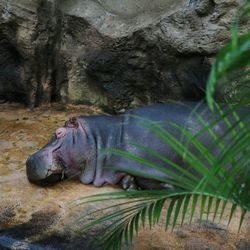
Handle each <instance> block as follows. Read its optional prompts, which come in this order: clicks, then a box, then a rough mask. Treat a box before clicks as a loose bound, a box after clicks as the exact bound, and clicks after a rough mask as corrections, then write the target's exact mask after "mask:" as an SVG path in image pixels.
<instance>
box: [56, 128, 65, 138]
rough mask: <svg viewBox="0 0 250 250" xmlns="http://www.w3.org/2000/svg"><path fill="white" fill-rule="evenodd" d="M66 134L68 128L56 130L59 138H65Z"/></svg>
mask: <svg viewBox="0 0 250 250" xmlns="http://www.w3.org/2000/svg"><path fill="white" fill-rule="evenodd" d="M65 134H66V128H58V129H57V130H56V137H57V139H60V138H63V137H64V136H65Z"/></svg>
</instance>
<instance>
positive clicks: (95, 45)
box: [0, 0, 249, 112]
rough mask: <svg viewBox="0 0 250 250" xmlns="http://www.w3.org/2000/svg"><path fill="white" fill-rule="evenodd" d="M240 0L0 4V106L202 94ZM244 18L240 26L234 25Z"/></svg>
mask: <svg viewBox="0 0 250 250" xmlns="http://www.w3.org/2000/svg"><path fill="white" fill-rule="evenodd" d="M242 3H244V0H236V1H233V0H190V1H189V0H178V1H177V0H154V1H150V0H138V1H133V0H126V1H125V0H103V1H99V0H22V1H19V0H2V1H1V2H0V100H2V101H6V100H10V101H19V102H24V103H26V104H27V105H28V106H30V107H31V108H33V107H35V106H38V105H41V104H44V103H49V102H51V101H61V102H63V103H68V102H71V103H89V104H95V105H99V106H102V107H104V108H109V110H110V111H113V112H119V111H122V110H124V109H126V108H129V107H134V106H138V105H144V104H149V103H154V102H164V101H167V100H183V99H185V100H197V99H201V98H202V97H203V96H204V88H205V82H206V78H207V75H208V72H209V68H210V66H211V61H212V58H213V57H214V55H215V53H216V52H217V51H218V49H219V48H220V47H221V46H222V45H223V44H224V43H225V42H226V41H227V40H228V39H229V37H230V32H229V26H230V22H231V19H232V17H233V16H234V15H235V13H236V11H237V9H238V8H239V6H240V5H241V4H242ZM247 25H249V21H245V22H244V23H242V29H243V30H244V29H245V27H247Z"/></svg>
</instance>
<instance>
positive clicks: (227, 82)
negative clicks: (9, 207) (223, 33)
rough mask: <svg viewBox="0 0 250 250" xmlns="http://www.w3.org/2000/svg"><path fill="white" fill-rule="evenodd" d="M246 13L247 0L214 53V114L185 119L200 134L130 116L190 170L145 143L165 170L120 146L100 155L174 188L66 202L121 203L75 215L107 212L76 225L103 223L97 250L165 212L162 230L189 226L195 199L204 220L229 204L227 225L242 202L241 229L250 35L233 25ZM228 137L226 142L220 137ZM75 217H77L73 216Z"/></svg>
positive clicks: (249, 134)
mask: <svg viewBox="0 0 250 250" xmlns="http://www.w3.org/2000/svg"><path fill="white" fill-rule="evenodd" d="M249 13H250V0H247V1H246V4H245V5H244V6H243V8H242V10H241V12H240V14H239V15H238V17H237V18H236V19H235V20H234V22H233V25H232V28H231V33H232V39H231V41H230V42H229V43H228V44H226V45H225V46H224V47H223V48H222V49H221V50H220V52H219V53H218V55H217V57H216V61H215V63H214V65H213V67H212V69H211V73H210V76H209V79H208V83H207V90H206V99H207V103H208V105H209V107H210V108H211V109H212V110H213V111H215V116H214V117H212V118H213V119H212V118H211V119H210V121H209V122H206V121H207V119H205V118H206V113H202V112H201V113H200V112H199V107H197V109H195V110H194V111H193V112H192V113H191V116H192V117H193V116H195V117H196V118H197V119H198V121H199V122H200V124H201V126H202V128H201V129H200V131H198V132H197V133H195V135H194V134H193V133H192V131H190V130H188V128H186V127H181V126H179V125H177V124H174V123H171V124H169V125H170V126H172V128H174V129H175V130H176V131H178V132H179V133H180V134H181V135H182V136H181V140H177V139H176V138H175V137H174V136H173V135H172V134H171V133H169V132H168V131H166V130H165V129H164V128H163V127H162V126H161V125H160V124H157V123H154V122H152V121H148V120H146V119H144V118H141V117H134V118H136V119H137V120H138V124H140V125H141V126H143V127H144V128H147V129H148V130H149V131H151V132H152V133H154V135H155V136H157V137H159V138H160V139H161V140H162V141H163V142H164V143H165V144H166V145H168V146H169V147H170V148H171V149H172V150H174V152H175V153H176V154H177V155H178V156H179V157H181V158H182V159H183V161H184V162H185V164H186V165H187V166H188V167H189V168H188V169H184V168H183V167H182V166H181V165H178V164H177V163H176V162H174V161H171V160H170V159H168V158H167V157H166V156H165V155H161V154H160V153H159V152H156V151H154V150H153V149H150V148H146V147H144V146H143V145H137V144H132V145H133V146H134V147H135V148H138V149H140V150H143V151H144V152H146V153H147V154H148V155H150V156H152V157H151V158H152V159H155V160H158V161H157V162H159V160H160V162H162V163H163V164H166V165H168V166H170V168H169V169H166V168H165V167H164V166H161V165H160V164H156V163H155V162H156V161H154V160H151V161H149V160H147V159H143V158H142V157H139V156H137V155H133V154H131V153H129V152H125V151H122V150H119V149H106V150H104V151H103V152H102V153H105V154H114V155H118V156H120V157H124V158H126V159H129V160H131V161H134V162H137V163H140V164H142V165H143V166H146V167H148V168H153V169H156V170H157V171H160V172H161V173H163V174H165V175H167V176H169V177H170V178H168V179H167V178H163V177H160V176H152V175H149V174H147V173H145V172H142V171H135V170H131V169H130V170H129V169H125V170H126V172H127V173H129V174H131V175H135V176H142V177H145V178H150V179H154V180H157V181H160V182H163V183H167V184H170V185H172V186H175V187H178V188H179V189H176V190H167V189H165V190H142V191H132V192H115V193H106V194H98V195H93V196H89V197H84V198H82V199H78V200H77V201H74V202H72V203H71V206H76V205H82V204H85V203H89V202H95V203H98V202H100V203H103V202H105V201H110V200H112V201H114V202H116V201H120V202H118V203H117V202H116V203H115V204H112V205H110V206H107V207H105V208H104V209H103V208H102V209H96V210H94V211H92V212H89V213H88V214H86V213H82V214H80V215H79V217H80V218H81V220H80V221H83V220H86V219H87V218H88V216H96V215H97V214H98V213H100V212H101V211H102V212H107V213H106V214H104V215H103V216H101V217H99V218H97V219H95V220H93V221H90V222H89V223H87V224H83V226H82V230H89V229H91V228H93V227H94V226H96V225H98V224H100V223H107V225H106V226H105V229H104V230H103V231H104V235H103V236H102V237H101V238H100V239H99V240H100V244H101V245H102V246H103V247H104V248H103V249H121V247H122V244H123V243H126V244H129V243H131V242H132V239H133V235H134V233H136V234H138V231H139V229H140V227H141V226H142V227H145V226H146V224H147V221H148V225H149V227H152V226H154V225H155V224H157V223H159V222H160V221H161V218H162V217H161V216H162V215H163V214H165V221H164V223H165V227H166V229H167V228H169V227H170V226H171V227H172V229H173V228H174V227H175V226H176V225H178V224H180V225H183V224H184V222H185V221H189V222H190V223H191V222H192V221H193V218H194V215H195V213H196V211H197V210H198V209H197V208H198V204H199V221H202V220H203V218H204V217H205V220H206V221H208V220H209V217H210V216H209V215H210V212H211V211H212V212H213V217H212V218H211V219H212V221H215V220H216V219H221V218H222V217H223V215H224V213H225V210H226V208H228V206H230V214H229V218H228V224H229V223H230V222H231V220H232V218H233V215H234V213H235V211H236V209H237V207H240V208H241V211H242V213H241V218H240V221H239V229H240V228H241V226H242V224H243V220H244V218H245V215H246V213H247V212H249V211H250V145H249V141H250V131H249V130H250V112H246V113H245V114H243V115H241V116H239V115H238V110H239V109H240V108H241V107H243V106H244V105H246V104H248V105H249V104H250V90H249V89H248V88H246V86H247V84H249V83H250V70H249V66H250V32H246V33H244V34H241V35H239V34H238V23H239V20H240V19H241V18H244V17H245V16H246V15H248V14H249ZM221 86H222V87H223V88H224V87H225V93H226V96H227V100H226V103H227V107H228V108H226V109H225V107H224V106H225V105H218V104H217V103H216V101H215V96H216V90H217V89H218V87H221ZM220 124H224V125H225V129H224V131H223V133H222V134H217V133H216V127H217V126H219V125H220ZM204 136H209V138H210V140H211V143H210V144H209V145H208V146H207V145H204V144H202V143H201V141H202V140H201V138H203V137H204ZM227 138H230V140H226V139H227ZM225 142H226V143H225ZM215 149H216V150H218V152H220V153H219V155H216V154H214V153H213V152H214V151H213V150H215ZM110 169H112V170H114V171H115V170H116V169H117V168H116V166H110ZM190 169H192V171H190ZM110 210H112V212H111V213H110ZM205 215H206V216H205ZM79 217H78V218H77V219H76V221H79Z"/></svg>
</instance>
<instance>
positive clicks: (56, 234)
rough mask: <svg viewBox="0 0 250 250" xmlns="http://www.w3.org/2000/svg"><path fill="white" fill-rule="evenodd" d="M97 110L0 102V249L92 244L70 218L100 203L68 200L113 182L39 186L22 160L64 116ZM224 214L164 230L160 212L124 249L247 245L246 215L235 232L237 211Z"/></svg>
mask: <svg viewBox="0 0 250 250" xmlns="http://www.w3.org/2000/svg"><path fill="white" fill-rule="evenodd" d="M99 113H101V112H100V110H98V109H97V108H92V107H87V106H67V107H61V106H59V105H55V106H49V107H42V108H39V109H37V110H35V111H29V110H28V109H27V108H25V107H21V106H20V105H17V104H1V105H0V249H87V250H88V249H91V247H90V246H89V245H88V239H87V238H86V237H81V234H79V232H78V233H76V232H75V230H74V227H75V225H74V223H72V220H73V218H74V216H76V215H77V214H78V213H79V212H80V211H85V212H86V211H88V210H90V209H93V208H96V207H98V205H96V204H88V205H85V206H84V207H81V208H79V207H78V208H75V209H72V208H69V206H68V205H69V202H70V201H73V200H75V199H77V198H80V197H83V196H86V195H90V194H96V193H100V192H106V191H115V190H117V188H114V187H107V186H106V187H103V188H95V187H93V186H92V185H83V184H81V183H80V182H79V181H78V180H67V181H63V182H60V183H58V184H57V185H54V186H49V187H39V186H36V185H33V184H30V183H29V182H28V180H27V178H26V173H25V161H26V159H27V157H28V156H29V155H30V154H32V153H33V152H34V151H36V150H37V149H39V148H40V147H41V146H43V145H44V144H45V143H47V142H48V140H49V138H50V137H51V136H52V135H53V133H54V132H55V130H56V128H58V127H60V126H63V125H64V122H65V121H66V120H67V119H68V117H70V116H75V115H80V114H81V115H92V114H99ZM227 217H228V211H227V214H226V216H225V218H224V220H222V222H221V224H212V223H208V224H207V223H202V224H201V225H198V224H197V223H196V224H193V225H191V226H189V225H185V226H183V227H177V228H176V229H175V230H174V231H167V232H166V231H165V230H164V226H163V224H164V218H162V220H161V221H160V225H159V226H157V227H155V228H153V230H149V228H148V227H147V228H145V229H143V230H141V231H140V233H139V236H138V237H137V238H135V240H134V242H133V244H132V246H129V247H128V249H134V250H164V249H190V250H191V249H197V250H198V249H225V250H229V249H250V219H249V218H250V217H249V215H248V218H247V220H246V222H245V224H244V225H243V228H242V230H241V232H240V233H239V234H238V233H237V229H238V222H239V211H238V212H237V214H236V216H235V218H234V220H233V221H232V223H231V225H230V226H229V227H228V228H227V227H226V218H227ZM196 218H198V214H197V215H196ZM26 243H27V244H26ZM18 244H19V245H18ZM18 246H19V248H18ZM20 246H22V247H20ZM1 247H2V248H1ZM4 247H5V248H4ZM25 247H26V248H25ZM39 247H40V248H39Z"/></svg>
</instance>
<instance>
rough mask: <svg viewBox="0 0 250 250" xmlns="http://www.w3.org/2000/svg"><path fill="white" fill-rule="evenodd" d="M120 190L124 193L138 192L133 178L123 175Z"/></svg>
mask: <svg viewBox="0 0 250 250" xmlns="http://www.w3.org/2000/svg"><path fill="white" fill-rule="evenodd" d="M121 185H122V188H123V189H124V190H126V191H135V190H140V188H139V187H138V186H137V184H136V182H135V177H133V176H131V175H128V174H127V175H125V176H124V177H123V178H122V180H121Z"/></svg>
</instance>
